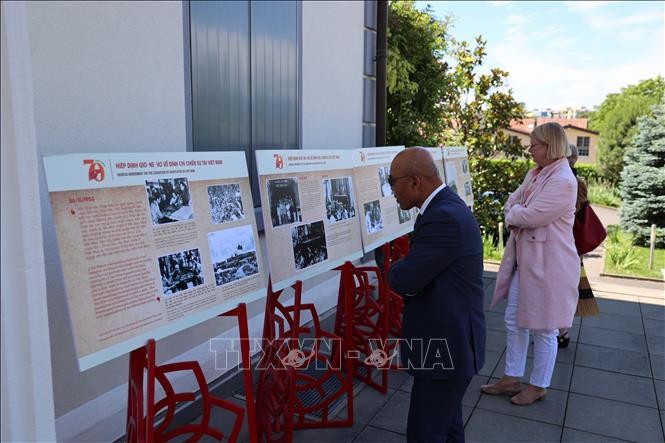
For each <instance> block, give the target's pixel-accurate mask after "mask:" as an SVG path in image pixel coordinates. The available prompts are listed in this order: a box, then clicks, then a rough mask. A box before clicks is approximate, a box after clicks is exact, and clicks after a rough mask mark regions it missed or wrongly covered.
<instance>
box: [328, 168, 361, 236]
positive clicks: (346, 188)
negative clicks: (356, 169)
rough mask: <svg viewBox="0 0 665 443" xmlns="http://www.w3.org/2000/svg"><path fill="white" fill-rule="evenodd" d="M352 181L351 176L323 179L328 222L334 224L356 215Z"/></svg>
mask: <svg viewBox="0 0 665 443" xmlns="http://www.w3.org/2000/svg"><path fill="white" fill-rule="evenodd" d="M352 183H353V182H352V180H351V177H344V178H332V179H329V180H323V189H324V190H325V198H326V218H327V219H328V223H330V224H334V223H337V222H339V221H342V220H346V219H349V218H353V217H355V216H356V199H355V196H354V194H353V184H352Z"/></svg>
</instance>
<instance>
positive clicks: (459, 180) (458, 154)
mask: <svg viewBox="0 0 665 443" xmlns="http://www.w3.org/2000/svg"><path fill="white" fill-rule="evenodd" d="M443 163H444V166H445V170H446V185H447V186H449V187H450V188H451V189H452V190H453V191H454V192H456V193H457V195H459V196H460V198H461V199H462V200H464V202H465V203H466V204H467V206H469V208H471V209H473V189H472V188H471V170H470V169H469V154H468V152H467V150H466V148H465V147H463V146H453V147H444V148H443Z"/></svg>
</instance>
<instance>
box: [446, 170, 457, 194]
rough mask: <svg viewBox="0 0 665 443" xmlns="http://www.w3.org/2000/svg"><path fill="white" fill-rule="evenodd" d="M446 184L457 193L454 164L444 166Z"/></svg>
mask: <svg viewBox="0 0 665 443" xmlns="http://www.w3.org/2000/svg"><path fill="white" fill-rule="evenodd" d="M446 186H448V187H449V188H450V190H451V191H453V192H454V193H455V194H457V169H455V165H454V164H453V165H449V166H448V167H446Z"/></svg>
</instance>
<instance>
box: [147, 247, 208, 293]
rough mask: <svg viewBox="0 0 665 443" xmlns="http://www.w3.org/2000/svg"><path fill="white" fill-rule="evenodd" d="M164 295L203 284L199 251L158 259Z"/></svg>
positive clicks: (184, 252) (192, 250) (178, 253)
mask: <svg viewBox="0 0 665 443" xmlns="http://www.w3.org/2000/svg"><path fill="white" fill-rule="evenodd" d="M158 262H159V273H160V274H161V277H162V290H163V293H164V295H171V294H175V293H176V292H180V291H184V290H185V289H190V288H193V287H195V286H198V285H202V284H203V280H204V278H203V270H202V269H203V268H202V267H201V254H200V253H199V250H198V249H191V250H189V251H182V252H176V253H175V254H169V255H165V256H163V257H159V258H158Z"/></svg>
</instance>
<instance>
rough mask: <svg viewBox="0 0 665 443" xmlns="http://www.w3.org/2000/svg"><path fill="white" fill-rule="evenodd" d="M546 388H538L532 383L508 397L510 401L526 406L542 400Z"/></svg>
mask: <svg viewBox="0 0 665 443" xmlns="http://www.w3.org/2000/svg"><path fill="white" fill-rule="evenodd" d="M546 394H547V389H545V388H539V387H537V386H534V385H526V388H524V389H522V391H521V392H520V393H519V394H517V395H516V396H514V397H512V398H511V399H510V402H511V403H512V404H514V405H517V406H528V405H530V404H532V403H535V402H536V401H540V400H544V399H545V395H546Z"/></svg>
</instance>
